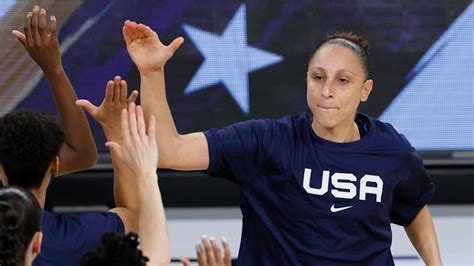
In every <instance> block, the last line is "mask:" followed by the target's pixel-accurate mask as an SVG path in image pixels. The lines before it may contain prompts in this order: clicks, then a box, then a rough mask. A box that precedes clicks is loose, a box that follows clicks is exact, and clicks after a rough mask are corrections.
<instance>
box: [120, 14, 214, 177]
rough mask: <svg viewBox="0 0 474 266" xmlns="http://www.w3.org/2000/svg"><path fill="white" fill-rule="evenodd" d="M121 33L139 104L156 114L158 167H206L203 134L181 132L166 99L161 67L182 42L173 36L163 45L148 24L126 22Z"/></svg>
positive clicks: (180, 168) (205, 147) (185, 168)
mask: <svg viewBox="0 0 474 266" xmlns="http://www.w3.org/2000/svg"><path fill="white" fill-rule="evenodd" d="M123 35H124V39H125V42H126V44H127V50H128V53H129V54H130V56H131V58H132V60H133V62H134V63H135V64H136V66H137V68H138V70H139V72H140V79H141V85H140V90H141V103H142V105H143V109H144V111H145V114H146V115H147V116H149V115H152V114H153V115H155V117H156V121H157V129H156V139H157V142H158V148H159V150H160V158H159V167H161V168H171V169H177V170H204V169H207V167H208V165H209V152H208V147H207V140H206V137H205V136H204V134H203V133H201V132H198V133H191V134H186V135H180V134H179V133H178V131H177V130H176V126H175V124H174V121H173V117H172V115H171V111H170V108H169V106H168V102H167V100H166V90H165V78H164V66H165V64H166V62H167V61H168V60H169V59H170V58H171V56H172V55H173V54H174V52H175V51H176V50H177V49H178V48H179V46H180V45H181V44H182V43H183V41H184V40H183V38H181V37H179V38H176V39H175V40H174V41H173V42H171V44H170V45H168V46H165V45H163V44H162V43H161V41H160V40H159V38H158V35H157V34H156V33H155V32H154V31H153V30H151V29H150V28H149V27H148V26H146V25H143V24H137V23H135V22H131V21H126V22H125V24H124V27H123Z"/></svg>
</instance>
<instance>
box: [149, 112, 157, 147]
mask: <svg viewBox="0 0 474 266" xmlns="http://www.w3.org/2000/svg"><path fill="white" fill-rule="evenodd" d="M155 133H156V118H155V116H154V115H150V119H149V120H148V143H149V145H156V143H155V142H156V137H155Z"/></svg>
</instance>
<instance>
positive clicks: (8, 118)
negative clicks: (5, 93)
mask: <svg viewBox="0 0 474 266" xmlns="http://www.w3.org/2000/svg"><path fill="white" fill-rule="evenodd" d="M63 143H64V131H63V130H62V128H61V126H60V125H59V124H58V123H57V122H56V119H55V118H54V117H53V116H51V115H48V114H42V113H37V112H31V111H18V112H13V113H9V114H6V115H4V116H3V117H1V118H0V163H1V164H2V166H3V170H4V171H5V174H6V176H7V179H8V184H9V185H12V186H20V187H23V188H38V187H39V186H40V185H41V182H43V177H44V174H45V173H46V170H47V169H48V167H49V165H50V164H51V162H52V161H53V160H54V158H55V157H56V156H57V155H58V154H59V150H60V148H61V145H62V144H63Z"/></svg>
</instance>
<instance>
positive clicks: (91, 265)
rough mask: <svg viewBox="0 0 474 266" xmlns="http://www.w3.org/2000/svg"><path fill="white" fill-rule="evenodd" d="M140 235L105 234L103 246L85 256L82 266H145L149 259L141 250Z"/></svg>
mask: <svg viewBox="0 0 474 266" xmlns="http://www.w3.org/2000/svg"><path fill="white" fill-rule="evenodd" d="M139 245H140V242H139V240H138V235H137V234H134V233H129V234H127V235H125V236H117V235H116V234H115V233H105V234H104V235H103V236H102V245H101V246H99V247H98V248H97V249H96V250H94V251H91V252H89V253H87V254H86V255H84V257H83V258H82V266H112V265H114V266H145V265H146V263H147V261H148V258H147V257H145V256H144V255H143V253H142V251H141V250H140V246H139Z"/></svg>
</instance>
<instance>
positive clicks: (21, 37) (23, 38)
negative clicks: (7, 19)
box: [12, 30, 26, 46]
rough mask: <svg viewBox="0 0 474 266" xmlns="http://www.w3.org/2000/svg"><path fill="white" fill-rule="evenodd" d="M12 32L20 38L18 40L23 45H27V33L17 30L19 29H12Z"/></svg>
mask: <svg viewBox="0 0 474 266" xmlns="http://www.w3.org/2000/svg"><path fill="white" fill-rule="evenodd" d="M12 34H13V35H14V36H15V37H16V38H17V39H18V41H20V43H21V44H22V45H23V46H26V37H25V34H23V33H21V32H20V31H17V30H13V31H12Z"/></svg>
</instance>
